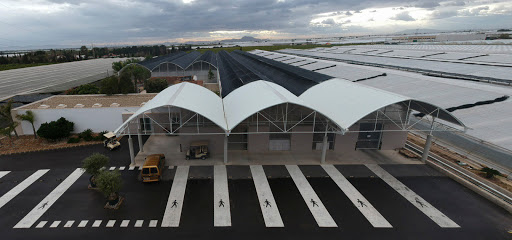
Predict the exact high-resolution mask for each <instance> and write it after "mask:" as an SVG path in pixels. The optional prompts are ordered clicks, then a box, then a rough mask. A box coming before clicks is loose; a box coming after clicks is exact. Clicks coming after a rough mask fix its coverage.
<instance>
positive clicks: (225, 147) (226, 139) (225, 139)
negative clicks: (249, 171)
mask: <svg viewBox="0 0 512 240" xmlns="http://www.w3.org/2000/svg"><path fill="white" fill-rule="evenodd" d="M227 163H228V135H226V136H224V164H227Z"/></svg>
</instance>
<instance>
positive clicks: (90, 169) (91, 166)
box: [82, 153, 110, 188]
mask: <svg viewBox="0 0 512 240" xmlns="http://www.w3.org/2000/svg"><path fill="white" fill-rule="evenodd" d="M109 161H110V158H108V157H107V156H105V155H103V154H100V153H93V154H92V155H91V156H89V157H87V158H85V159H84V160H83V161H82V168H83V169H84V170H85V172H86V173H88V174H90V175H91V177H90V178H89V186H90V187H91V188H96V177H97V176H98V175H99V174H100V172H101V169H102V168H103V167H106V166H107V165H108V163H109Z"/></svg>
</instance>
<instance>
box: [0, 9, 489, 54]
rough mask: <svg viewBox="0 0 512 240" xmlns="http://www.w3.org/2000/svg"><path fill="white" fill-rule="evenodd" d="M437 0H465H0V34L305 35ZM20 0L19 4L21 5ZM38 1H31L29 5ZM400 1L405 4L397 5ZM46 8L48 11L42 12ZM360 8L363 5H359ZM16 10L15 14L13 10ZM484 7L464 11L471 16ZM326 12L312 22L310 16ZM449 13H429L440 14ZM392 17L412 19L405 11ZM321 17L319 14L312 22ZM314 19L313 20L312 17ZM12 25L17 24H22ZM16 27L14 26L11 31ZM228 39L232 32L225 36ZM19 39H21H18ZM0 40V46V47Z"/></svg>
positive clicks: (91, 38)
mask: <svg viewBox="0 0 512 240" xmlns="http://www.w3.org/2000/svg"><path fill="white" fill-rule="evenodd" d="M440 3H443V4H442V5H443V6H448V5H450V6H464V5H468V4H469V3H470V1H466V2H464V1H460V0H451V1H450V0H448V1H445V2H442V1H435V0H417V1H409V0H341V1H340V0H322V1H320V0H296V1H293V0H285V1H277V0H261V1H255V0H237V1H233V0H218V1H211V0H195V1H192V2H190V3H183V2H182V1H179V0H174V1H172V0H171V1H169V0H40V1H37V2H33V1H30V0H2V5H7V6H12V8H13V9H7V8H4V9H0V15H1V16H2V21H6V22H9V23H12V24H13V25H12V26H7V27H2V28H0V35H2V38H4V40H3V41H6V40H5V39H6V38H10V39H13V40H12V41H13V42H16V41H17V40H18V39H19V40H20V42H21V41H23V42H24V43H23V44H25V43H29V42H34V44H50V43H72V44H75V45H76V44H82V43H84V44H90V43H112V44H115V43H120V42H121V43H122V42H142V43H143V42H149V41H160V40H161V41H162V42H164V41H174V40H175V39H184V38H185V39H193V38H202V37H205V38H207V37H210V36H211V34H210V32H214V31H248V32H257V31H275V32H277V33H281V34H283V35H285V34H288V35H313V34H318V33H321V32H322V27H323V28H324V29H326V30H325V33H330V32H336V31H339V29H338V30H337V28H339V26H338V27H337V28H336V27H329V26H336V24H332V23H333V22H334V23H341V24H343V21H345V20H340V18H348V17H351V15H353V14H356V13H357V14H364V13H365V12H367V11H365V10H366V9H372V11H370V12H378V11H376V10H375V9H379V8H384V7H390V8H396V9H398V10H400V9H405V8H407V10H408V8H409V7H419V8H425V9H432V10H436V11H439V10H440V9H439V8H440V7H439V6H440V5H441V4H440ZM23 5H25V6H23ZM37 6H39V8H37ZM404 7H405V8H404ZM50 10H51V11H50ZM361 10H363V11H361ZM21 11H22V12H23V16H21V15H19V14H15V13H16V12H21ZM482 11H485V9H479V10H468V11H466V12H464V15H466V16H469V15H472V16H477V15H479V14H480V13H481V12H482ZM319 14H324V15H322V17H332V19H331V20H332V22H331V21H330V20H327V21H328V22H325V23H323V25H322V24H320V25H315V24H311V22H312V20H314V19H317V18H318V17H319V16H320V15H319ZM450 15H453V12H434V13H432V18H437V19H441V18H446V17H448V16H450ZM394 19H395V20H401V21H414V20H415V19H413V18H412V17H411V16H410V15H409V14H408V13H407V12H405V13H400V14H397V15H396V16H395V17H394ZM320 22H321V21H320ZM317 23H318V22H317ZM15 26H23V28H24V30H20V29H16V27H15ZM13 30H18V31H13ZM225 37H226V38H231V37H232V36H225ZM2 43H3V42H0V44H2ZM20 44H21V43H20ZM0 47H1V46H0Z"/></svg>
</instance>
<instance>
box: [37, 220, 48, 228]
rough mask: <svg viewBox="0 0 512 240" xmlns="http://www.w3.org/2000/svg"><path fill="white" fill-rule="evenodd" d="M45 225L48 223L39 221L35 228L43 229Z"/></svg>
mask: <svg viewBox="0 0 512 240" xmlns="http://www.w3.org/2000/svg"><path fill="white" fill-rule="evenodd" d="M46 223H48V221H41V222H39V224H37V226H36V228H43V227H44V225H46Z"/></svg>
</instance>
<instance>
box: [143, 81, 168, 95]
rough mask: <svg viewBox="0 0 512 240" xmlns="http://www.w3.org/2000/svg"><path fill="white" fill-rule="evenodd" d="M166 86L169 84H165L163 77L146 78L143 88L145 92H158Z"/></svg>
mask: <svg viewBox="0 0 512 240" xmlns="http://www.w3.org/2000/svg"><path fill="white" fill-rule="evenodd" d="M167 86H169V85H168V84H167V81H166V80H165V79H161V78H156V79H148V80H146V82H145V84H144V89H146V92H148V93H159V92H161V91H162V90H164V89H166V88H167Z"/></svg>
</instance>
